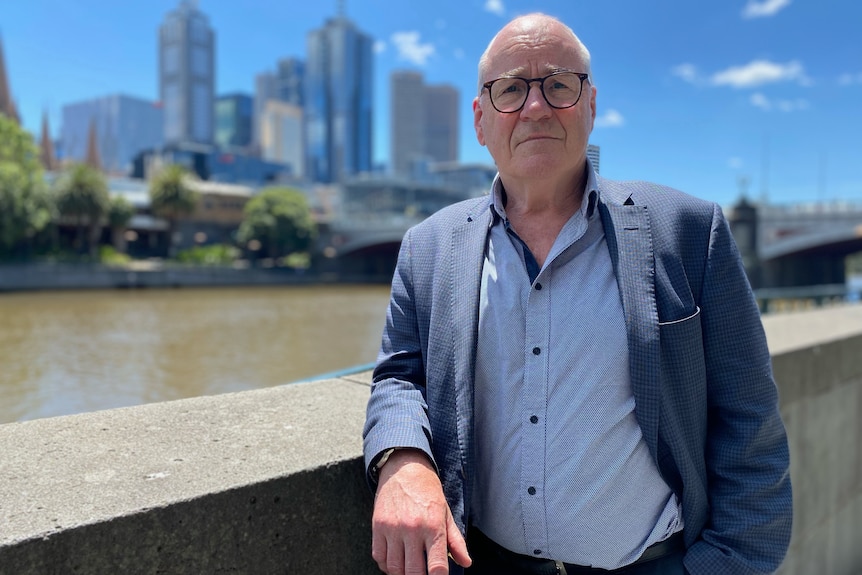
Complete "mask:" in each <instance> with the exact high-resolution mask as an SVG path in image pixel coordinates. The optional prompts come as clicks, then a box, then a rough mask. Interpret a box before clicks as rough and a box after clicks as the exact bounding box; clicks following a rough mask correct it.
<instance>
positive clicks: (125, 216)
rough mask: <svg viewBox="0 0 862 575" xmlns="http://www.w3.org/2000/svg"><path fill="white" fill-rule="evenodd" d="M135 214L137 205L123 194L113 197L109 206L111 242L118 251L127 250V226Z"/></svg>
mask: <svg viewBox="0 0 862 575" xmlns="http://www.w3.org/2000/svg"><path fill="white" fill-rule="evenodd" d="M134 215H135V207H134V206H133V205H132V204H131V203H130V202H129V200H127V199H126V198H124V197H123V196H114V197H113V198H111V201H110V205H109V206H108V224H110V226H111V243H113V244H114V248H115V249H116V250H117V251H118V252H125V251H126V238H125V233H126V226H128V225H129V221H130V220H131V219H132V216H134Z"/></svg>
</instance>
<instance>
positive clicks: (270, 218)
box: [237, 188, 317, 258]
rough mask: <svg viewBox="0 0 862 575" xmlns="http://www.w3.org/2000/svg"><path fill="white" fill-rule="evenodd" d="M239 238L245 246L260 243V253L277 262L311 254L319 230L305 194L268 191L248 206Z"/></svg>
mask: <svg viewBox="0 0 862 575" xmlns="http://www.w3.org/2000/svg"><path fill="white" fill-rule="evenodd" d="M237 237H238V239H239V241H240V243H243V244H249V243H252V242H255V241H256V242H260V245H259V247H260V250H259V251H258V252H257V253H259V254H261V255H262V256H268V257H272V258H277V257H283V256H288V255H290V254H292V253H294V252H305V251H308V250H309V249H310V248H311V247H312V244H313V242H314V240H315V238H316V237H317V226H316V225H315V223H314V220H313V219H312V217H311V210H309V208H308V202H306V200H305V196H304V195H303V194H302V192H300V191H298V190H294V189H291V188H266V189H264V190H262V191H261V192H260V193H259V194H258V195H256V196H255V197H253V198H252V199H251V200H249V202H248V203H247V204H246V205H245V215H244V219H243V222H242V225H241V226H240V228H239V233H238V236H237Z"/></svg>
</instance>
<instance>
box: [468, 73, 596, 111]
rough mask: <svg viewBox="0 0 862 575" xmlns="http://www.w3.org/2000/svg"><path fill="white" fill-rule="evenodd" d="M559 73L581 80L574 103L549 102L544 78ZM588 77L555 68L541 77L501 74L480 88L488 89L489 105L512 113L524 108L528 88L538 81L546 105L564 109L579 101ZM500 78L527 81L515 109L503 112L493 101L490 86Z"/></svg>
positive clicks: (587, 75) (573, 105)
mask: <svg viewBox="0 0 862 575" xmlns="http://www.w3.org/2000/svg"><path fill="white" fill-rule="evenodd" d="M560 74H574V75H575V76H577V77H578V78H580V80H581V84H580V89H579V90H578V97H577V99H575V101H574V103H572V104H570V105H568V106H554V105H553V104H551V101H550V100H548V96H547V95H546V94H545V80H547V79H548V78H553V77H554V76H559V75H560ZM589 79H590V75H589V74H585V73H583V72H573V71H571V70H557V71H556V72H552V73H550V74H548V75H547V76H542V77H541V78H522V77H521V76H502V77H500V78H497V79H495V80H491V81H490V82H485V83H484V84H482V89H483V90H485V89H487V90H488V99H489V100H491V105H492V106H494V109H495V110H497V111H498V112H500V113H501V114H514V113H515V112H520V111H521V110H523V109H524V104H526V103H527V99H528V98H529V97H530V90H531V89H532V87H533V82H538V83H539V90H541V92H542V98H544V99H545V102H547V103H548V105H549V106H550V107H552V108H554V109H555V110H566V109H568V108H574V107H575V106H577V104H578V102H580V101H581V96H583V94H584V81H585V80H589ZM500 80H523V81H524V82H526V83H527V91H526V92H524V101H523V102H521V105H520V106H518V107H517V108H516V109H514V110H509V111H508V112H504V111H503V110H501V109H500V108H498V107H497V104H495V103H494V97H493V96H492V95H491V86H493V85H494V83H495V82H499V81H500Z"/></svg>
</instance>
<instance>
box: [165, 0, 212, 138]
mask: <svg viewBox="0 0 862 575" xmlns="http://www.w3.org/2000/svg"><path fill="white" fill-rule="evenodd" d="M159 94H160V97H161V100H162V105H163V106H164V111H165V116H164V139H165V143H168V144H173V143H186V142H194V143H199V144H211V143H212V142H213V132H214V121H213V119H214V116H215V114H214V100H215V32H213V29H212V28H210V25H209V19H208V18H207V17H206V15H205V14H204V13H203V12H201V11H199V10H198V9H197V0H181V2H180V5H179V7H178V8H177V9H176V10H174V11H173V12H170V13H168V15H167V16H165V20H164V23H163V24H162V26H161V28H160V29H159Z"/></svg>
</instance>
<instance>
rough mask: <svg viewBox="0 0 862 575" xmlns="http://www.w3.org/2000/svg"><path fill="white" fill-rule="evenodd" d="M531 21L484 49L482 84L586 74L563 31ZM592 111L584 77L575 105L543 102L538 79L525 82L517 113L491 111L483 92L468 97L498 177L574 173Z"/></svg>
mask: <svg viewBox="0 0 862 575" xmlns="http://www.w3.org/2000/svg"><path fill="white" fill-rule="evenodd" d="M535 24H536V23H535V22H532V23H531V21H529V20H528V21H527V22H517V23H516V24H515V25H514V26H513V25H510V26H508V27H507V28H506V29H504V30H503V31H502V32H501V33H500V34H499V35H498V37H497V39H496V40H495V42H494V44H493V46H492V47H491V50H490V51H489V53H488V56H489V58H488V65H487V66H486V69H485V72H484V76H485V77H483V78H481V81H482V83H484V82H489V81H491V80H495V79H497V78H500V77H502V76H520V77H523V78H538V77H542V76H547V75H548V74H550V73H552V72H555V71H558V70H570V71H573V72H588V71H587V70H585V69H584V68H585V64H584V62H582V61H581V58H580V57H579V55H578V52H577V51H576V49H575V41H574V39H573V38H572V37H571V36H570V35H569V34H568V33H567V32H566V31H565V29H563V28H562V27H561V26H559V25H555V24H552V25H551V26H547V23H546V22H545V23H542V24H543V25H542V26H537V25H535ZM595 115H596V90H595V88H593V87H592V85H591V84H590V83H589V81H586V82H584V84H583V91H582V93H581V98H580V100H579V101H578V103H577V104H576V105H575V106H573V107H571V108H566V109H555V108H552V107H551V106H550V105H548V103H547V102H546V101H545V99H544V97H543V96H542V90H541V88H540V86H539V83H538V82H534V83H532V84H530V92H529V94H528V96H527V101H526V103H525V104H524V107H523V108H521V110H520V111H518V112H512V113H508V114H505V113H501V112H498V111H497V110H495V109H494V107H493V106H492V105H491V100H490V96H489V95H488V90H482V93H480V94H479V96H478V97H477V98H476V99H475V100H474V101H473V120H474V122H473V123H474V127H475V129H476V137H477V138H478V140H479V143H480V144H482V145H483V146H487V147H488V151H489V152H490V153H491V156H492V157H493V158H494V161H495V162H496V164H497V169H498V170H499V171H500V175H501V176H502V177H503V178H504V180H505V179H506V178H508V179H510V180H514V179H518V178H528V179H534V178H537V177H539V176H548V177H552V178H558V177H569V176H571V177H573V178H574V177H578V175H579V173H578V171H579V170H581V169H583V165H584V161H585V157H586V150H587V141H588V139H589V136H590V132H591V131H592V129H593V120H594V119H595Z"/></svg>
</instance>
